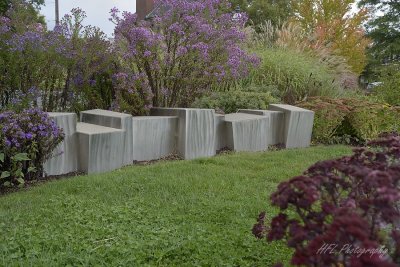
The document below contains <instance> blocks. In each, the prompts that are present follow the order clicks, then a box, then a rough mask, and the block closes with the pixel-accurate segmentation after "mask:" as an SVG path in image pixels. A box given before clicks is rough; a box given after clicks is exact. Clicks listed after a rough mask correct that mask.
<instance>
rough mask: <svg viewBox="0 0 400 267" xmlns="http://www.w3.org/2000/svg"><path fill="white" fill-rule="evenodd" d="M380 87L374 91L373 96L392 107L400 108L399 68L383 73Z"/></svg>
mask: <svg viewBox="0 0 400 267" xmlns="http://www.w3.org/2000/svg"><path fill="white" fill-rule="evenodd" d="M382 82H383V83H382V85H380V86H378V87H376V88H375V90H374V94H375V95H376V96H377V97H379V98H381V99H382V100H383V101H385V102H387V103H389V104H390V105H393V106H400V67H399V66H394V67H391V68H388V69H387V70H385V71H384V73H383V75H382Z"/></svg>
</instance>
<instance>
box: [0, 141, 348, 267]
mask: <svg viewBox="0 0 400 267" xmlns="http://www.w3.org/2000/svg"><path fill="white" fill-rule="evenodd" d="M350 151H351V150H350V148H349V147H345V146H329V147H312V148H308V149H295V150H282V151H275V152H266V153H237V154H229V155H223V156H217V157H213V158H208V159H198V160H193V161H174V162H161V163H157V164H154V165H149V166H131V167H126V168H123V169H121V170H117V171H113V172H110V173H105V174H100V175H89V176H81V177H76V178H71V179H65V180H59V181H53V182H49V183H46V184H44V185H41V186H38V187H34V188H31V189H30V190H27V191H23V192H18V193H13V194H10V195H6V196H3V197H0V266H77V265H85V266H99V265H103V266H146V265H147V266H154V265H160V266H193V265H198V266H271V265H272V263H274V262H276V261H287V259H288V258H289V257H290V253H291V252H290V251H289V250H288V249H286V248H285V247H284V245H283V244H282V243H277V242H276V243H272V244H266V243H265V242H264V241H260V240H256V239H255V238H254V237H253V236H252V234H251V228H252V226H253V224H254V223H255V218H256V217H257V215H258V213H259V212H260V211H262V210H266V211H267V214H270V216H269V217H271V216H272V215H274V214H276V212H277V209H276V208H273V207H271V206H270V204H269V202H268V200H269V195H270V194H271V193H272V192H273V191H274V190H275V189H276V186H277V185H278V183H279V182H280V181H283V180H287V179H288V178H290V177H292V176H295V175H299V174H301V173H302V172H303V171H304V170H305V169H306V168H307V167H308V166H309V165H311V164H312V163H314V162H316V161H318V160H323V159H328V158H335V157H339V156H342V155H346V154H349V153H350Z"/></svg>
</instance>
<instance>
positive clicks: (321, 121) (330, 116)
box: [298, 97, 350, 144]
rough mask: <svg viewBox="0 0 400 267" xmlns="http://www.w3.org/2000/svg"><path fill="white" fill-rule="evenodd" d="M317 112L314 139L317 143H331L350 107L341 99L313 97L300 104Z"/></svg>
mask: <svg viewBox="0 0 400 267" xmlns="http://www.w3.org/2000/svg"><path fill="white" fill-rule="evenodd" d="M298 106H299V107H302V108H305V109H309V110H313V111H314V112H315V118H314V129H313V140H314V142H316V143H324V144H327V143H331V142H332V140H333V139H334V136H336V135H337V132H338V129H339V128H340V126H341V125H342V124H343V121H344V119H345V118H346V116H347V115H348V114H349V113H350V108H349V107H348V106H347V105H346V104H345V103H344V102H343V100H341V99H334V98H328V97H313V98H310V99H308V100H307V101H306V102H302V103H299V104H298Z"/></svg>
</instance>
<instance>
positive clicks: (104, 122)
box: [80, 109, 133, 165]
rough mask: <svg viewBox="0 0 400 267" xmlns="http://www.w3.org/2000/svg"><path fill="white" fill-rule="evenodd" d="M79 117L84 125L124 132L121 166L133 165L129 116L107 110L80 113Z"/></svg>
mask: <svg viewBox="0 0 400 267" xmlns="http://www.w3.org/2000/svg"><path fill="white" fill-rule="evenodd" d="M80 116H81V122H84V123H90V124H96V125H100V126H104V127H110V128H115V129H121V130H124V131H125V134H124V145H123V147H124V156H123V157H124V161H123V164H124V165H129V164H132V163H133V143H132V141H133V129H132V116H131V115H129V114H125V113H119V112H114V111H109V110H102V109H93V110H87V111H82V112H81V114H80Z"/></svg>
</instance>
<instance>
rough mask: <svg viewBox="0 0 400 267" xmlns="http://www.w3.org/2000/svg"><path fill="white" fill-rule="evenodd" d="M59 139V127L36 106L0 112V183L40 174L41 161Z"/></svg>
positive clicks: (41, 170) (19, 180)
mask: <svg viewBox="0 0 400 267" xmlns="http://www.w3.org/2000/svg"><path fill="white" fill-rule="evenodd" d="M63 139H64V134H63V132H62V129H60V128H59V127H58V126H57V125H56V123H55V122H54V121H53V120H52V119H51V118H50V117H49V116H48V115H47V113H45V112H42V111H41V110H39V109H27V110H24V111H22V112H21V113H15V112H13V111H8V112H4V113H0V167H1V169H0V177H1V178H0V185H6V186H7V185H8V186H10V185H14V184H23V183H24V181H25V180H31V179H35V178H37V177H40V176H41V175H42V173H43V163H44V162H45V161H46V160H48V159H49V158H50V157H51V156H52V154H51V153H52V151H53V150H54V149H55V148H56V146H57V145H58V144H59V143H60V142H61V141H62V140H63Z"/></svg>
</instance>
